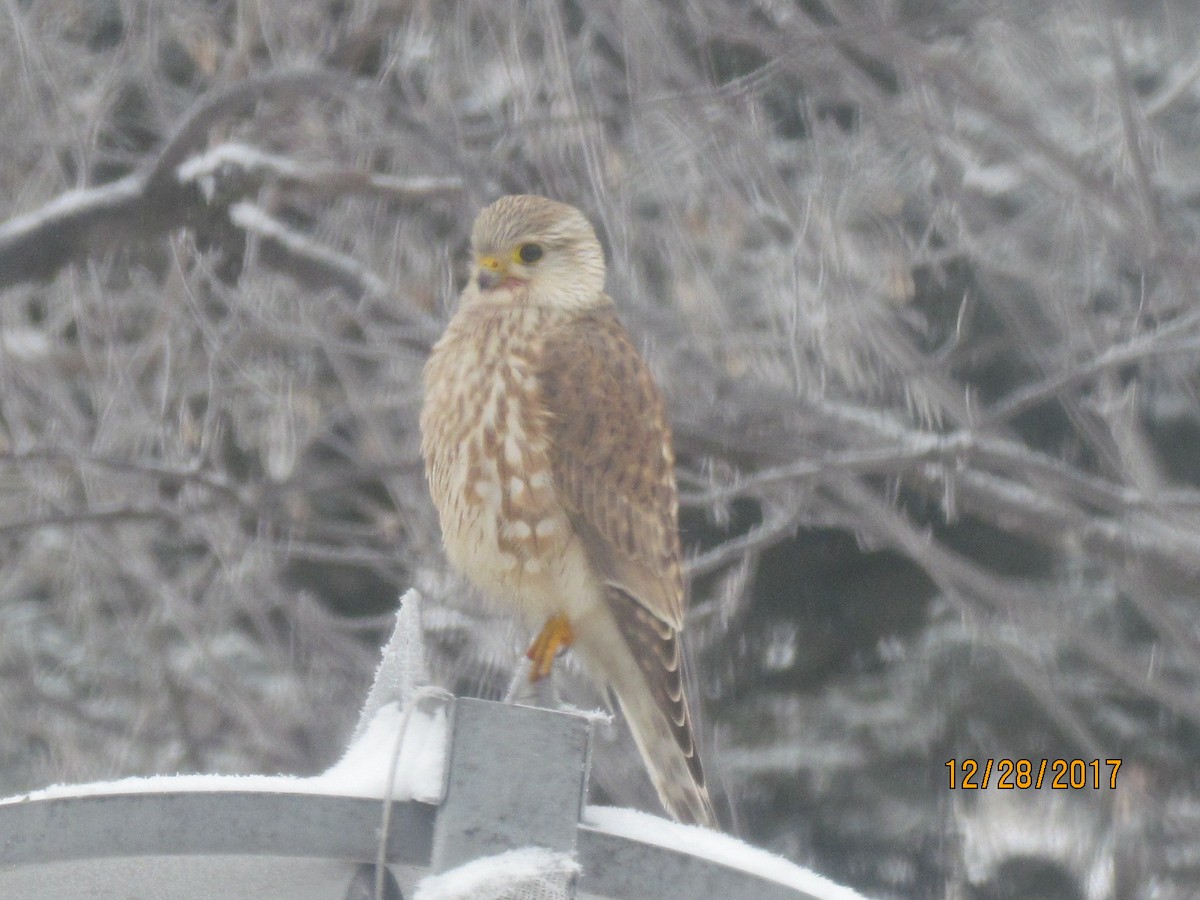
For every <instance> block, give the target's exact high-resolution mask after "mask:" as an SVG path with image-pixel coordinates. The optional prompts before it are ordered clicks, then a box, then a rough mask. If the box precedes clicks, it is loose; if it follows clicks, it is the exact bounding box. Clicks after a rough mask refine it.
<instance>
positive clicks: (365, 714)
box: [351, 588, 429, 741]
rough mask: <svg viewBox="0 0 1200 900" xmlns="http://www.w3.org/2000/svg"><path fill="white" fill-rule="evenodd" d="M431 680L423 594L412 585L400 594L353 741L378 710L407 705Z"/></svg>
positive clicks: (359, 735) (360, 734)
mask: <svg viewBox="0 0 1200 900" xmlns="http://www.w3.org/2000/svg"><path fill="white" fill-rule="evenodd" d="M425 684H429V672H428V669H427V667H426V665H425V630H424V628H422V626H421V595H420V593H418V592H417V591H416V590H413V589H412V588H409V589H408V590H407V591H405V592H404V596H403V597H401V598H400V609H399V610H398V611H397V613H396V626H395V628H393V629H392V636H391V638H390V639H389V640H388V642H387V646H385V647H384V648H383V653H382V654H381V656H380V660H379V667H378V668H377V669H376V670H375V679H374V680H373V681H372V682H371V690H370V692H369V693H368V694H367V700H366V702H365V703H364V704H363V708H362V714H361V715H360V716H359V719H358V724H357V725H356V726H355V728H354V736H353V738H351V740H352V741H357V740H358V739H359V737H361V736H362V734H363V732H364V730H365V729H366V727H367V725H368V724H369V723H370V721H371V720H372V719H373V718H374V717H375V713H376V712H378V711H379V709H380V708H381V707H383V706H384V705H386V704H388V703H392V702H399V703H400V704H401V705H407V704H408V702H409V701H410V700H411V698H412V697H413V695H414V694H415V693H416V692H417V689H418V685H425Z"/></svg>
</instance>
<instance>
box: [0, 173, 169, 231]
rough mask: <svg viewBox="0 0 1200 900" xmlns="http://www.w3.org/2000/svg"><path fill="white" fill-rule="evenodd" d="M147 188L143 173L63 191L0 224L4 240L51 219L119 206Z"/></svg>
mask: <svg viewBox="0 0 1200 900" xmlns="http://www.w3.org/2000/svg"><path fill="white" fill-rule="evenodd" d="M144 187H145V179H144V178H143V176H142V175H141V174H140V173H134V174H133V175H127V176H125V177H124V178H122V179H120V180H119V181H113V182H110V183H109V184H105V185H101V186H100V187H94V188H81V189H79V190H74V191H67V192H66V193H65V194H60V195H59V196H57V197H55V198H54V199H53V200H51V201H50V202H49V203H46V204H44V205H42V206H40V207H38V208H37V209H35V210H33V211H32V212H29V213H26V214H24V215H21V216H16V217H15V218H12V219H9V220H8V221H7V222H4V223H2V224H0V241H6V240H9V239H12V238H14V237H16V236H17V235H21V234H25V233H26V232H28V231H33V230H34V229H36V228H40V227H42V226H43V225H46V224H48V223H50V222H56V221H60V220H63V219H69V218H74V217H76V216H78V215H80V214H82V213H84V212H88V211H90V210H96V209H104V208H111V207H114V206H119V205H120V204H122V203H125V202H127V201H129V200H132V199H134V198H135V197H137V196H138V195H139V194H141V192H142V190H143V189H144Z"/></svg>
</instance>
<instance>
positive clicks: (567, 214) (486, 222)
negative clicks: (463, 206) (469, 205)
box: [471, 194, 604, 309]
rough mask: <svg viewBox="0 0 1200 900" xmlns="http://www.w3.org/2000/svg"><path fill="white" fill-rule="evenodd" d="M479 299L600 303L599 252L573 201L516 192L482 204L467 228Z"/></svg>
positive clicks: (578, 304) (569, 305) (576, 305)
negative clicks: (487, 203)
mask: <svg viewBox="0 0 1200 900" xmlns="http://www.w3.org/2000/svg"><path fill="white" fill-rule="evenodd" d="M471 252H472V256H473V267H472V272H471V281H472V288H474V289H475V290H477V291H478V295H479V297H480V299H482V300H485V301H490V302H499V303H530V304H538V305H545V306H560V307H563V308H568V309H578V308H586V307H588V306H593V305H595V304H597V303H601V302H603V299H602V298H603V292H604V252H603V251H602V250H601V249H600V242H599V241H598V240H597V239H596V232H595V231H594V230H593V229H592V226H591V224H590V223H589V222H588V220H587V219H585V218H584V217H583V214H582V213H581V212H579V210H577V209H575V207H573V206H568V205H567V204H565V203H558V202H556V201H554V200H547V199H546V198H545V197H535V196H531V195H528V194H519V195H513V196H508V197H501V198H500V199H499V200H497V201H496V202H495V203H493V204H491V205H490V206H487V207H484V209H483V210H482V211H481V212H480V213H479V216H478V217H477V218H476V219H475V226H474V228H472V229H471Z"/></svg>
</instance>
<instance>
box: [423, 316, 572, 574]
mask: <svg viewBox="0 0 1200 900" xmlns="http://www.w3.org/2000/svg"><path fill="white" fill-rule="evenodd" d="M514 312H515V313H519V311H514ZM528 319H529V317H528V316H524V315H520V314H514V315H513V316H510V317H497V316H492V317H489V318H488V319H486V320H483V321H482V322H480V321H474V322H472V321H470V320H467V321H466V322H462V321H459V320H458V319H457V318H456V320H455V321H453V322H451V325H450V327H449V328H448V329H447V332H446V335H445V336H444V337H443V338H442V340H441V341H439V342H438V344H437V346H435V348H434V350H433V353H432V354H431V356H430V359H429V363H428V365H427V366H426V370H425V401H424V406H423V409H422V413H421V433H422V440H421V449H422V454H423V455H424V458H425V469H426V474H427V476H428V479H429V487H430V493H431V495H432V496H433V501H434V504H435V505H436V506H437V509H438V514H439V517H440V520H441V526H442V538H443V542H444V543H445V546H446V552H447V555H448V556H449V557H450V560H451V562H452V563H454V564H455V565H456V566H458V567H459V568H460V569H462V570H463V572H464V573H466V575H467V576H468V577H469V578H471V580H472V581H474V582H475V583H476V584H477V585H478V586H479V587H480V588H482V589H483V590H484V591H485V592H487V593H490V594H493V595H495V594H500V595H518V594H521V595H527V594H529V593H530V592H531V591H532V592H536V589H537V587H538V585H539V583H541V582H543V581H546V580H547V579H553V578H554V576H555V574H556V573H555V569H556V567H557V566H558V565H559V564H560V562H561V560H562V559H563V554H564V550H565V547H566V544H567V542H568V541H569V539H570V534H569V528H568V521H567V518H566V515H565V514H564V512H563V510H562V508H561V506H560V505H559V503H558V500H557V497H556V493H555V487H554V474H553V472H554V461H553V457H552V454H553V445H552V442H551V436H550V422H549V418H548V415H547V413H546V410H545V406H544V403H543V402H542V399H541V390H540V385H539V383H538V378H537V366H536V360H537V357H538V354H539V343H538V337H537V333H538V329H537V324H538V323H537V322H531V321H528Z"/></svg>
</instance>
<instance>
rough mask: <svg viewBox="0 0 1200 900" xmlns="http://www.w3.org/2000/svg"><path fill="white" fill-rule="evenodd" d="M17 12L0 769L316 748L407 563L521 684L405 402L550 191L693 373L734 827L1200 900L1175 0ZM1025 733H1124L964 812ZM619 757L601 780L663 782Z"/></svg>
mask: <svg viewBox="0 0 1200 900" xmlns="http://www.w3.org/2000/svg"><path fill="white" fill-rule="evenodd" d="M0 23H2V24H0V86H3V88H4V97H5V101H4V103H3V104H0V723H3V727H0V795H3V794H12V793H17V792H22V791H26V790H30V789H33V788H37V787H40V786H43V785H45V784H48V783H51V782H58V781H64V780H95V779H101V778H113V777H118V776H124V775H132V774H150V773H169V772H177V771H183V772H214V773H275V772H289V773H294V774H298V775H305V774H311V773H315V772H319V771H322V770H324V769H325V768H327V767H328V766H329V765H330V764H331V763H332V762H333V761H334V760H336V759H337V758H338V757H339V756H340V755H341V752H342V750H343V749H344V748H345V746H346V743H347V740H348V738H349V735H350V733H351V730H352V729H353V726H354V721H355V717H356V716H357V714H358V710H359V707H360V705H361V703H362V700H363V696H364V694H365V692H366V690H367V687H368V685H369V683H370V678H371V674H372V672H373V670H374V667H375V664H376V662H377V660H378V652H379V646H380V644H381V643H382V642H383V641H385V640H386V638H387V635H388V633H389V631H390V627H391V612H392V611H393V610H394V608H395V604H396V598H397V597H398V596H399V595H400V594H401V593H402V591H403V590H404V589H406V588H407V587H409V586H411V585H417V586H419V587H420V588H421V589H422V590H423V591H424V592H425V593H426V595H427V596H430V597H433V598H435V599H437V600H439V601H440V603H439V604H437V605H436V606H434V607H432V608H431V609H429V610H428V612H427V615H426V617H425V619H426V621H425V625H426V628H427V631H428V634H427V639H428V641H429V645H430V647H431V649H432V657H433V658H432V659H431V660H430V664H431V667H432V669H433V671H434V673H435V675H436V678H437V680H438V681H439V683H441V684H443V685H444V686H445V687H448V688H450V689H452V690H454V691H456V692H458V693H463V694H474V695H479V696H489V697H490V696H495V695H496V694H497V693H498V692H501V691H502V690H503V688H504V685H505V682H506V679H507V675H508V669H509V667H510V666H511V664H512V662H513V660H514V659H515V657H516V652H517V650H518V648H519V647H520V646H521V644H522V642H523V640H524V639H525V638H526V637H527V636H525V635H521V634H517V633H514V632H513V631H512V630H511V629H507V628H497V627H495V623H493V622H490V621H488V620H487V619H484V618H482V617H480V616H479V615H478V614H477V613H476V612H475V608H474V605H473V603H472V601H471V598H470V596H469V594H468V593H467V592H466V591H465V590H464V589H463V587H462V586H461V585H460V584H458V583H457V582H455V581H454V580H453V579H452V578H449V577H447V576H446V574H445V572H444V564H443V561H442V557H441V550H440V542H439V538H438V534H437V526H436V521H435V518H434V514H433V510H432V506H431V504H430V502H429V500H428V497H427V494H426V491H425V486H424V481H423V476H422V473H421V465H420V460H419V457H418V453H417V435H416V413H417V409H418V406H419V403H420V391H419V375H420V370H421V366H422V365H423V362H424V358H425V355H426V353H427V351H428V347H429V345H430V343H431V341H432V340H433V339H434V338H435V337H436V335H437V333H438V330H439V328H440V327H441V323H442V322H443V321H444V319H445V316H446V312H447V309H448V304H449V302H450V301H451V300H452V298H453V297H454V295H455V293H456V291H457V288H458V286H459V285H460V284H461V281H462V278H463V276H464V263H465V247H466V236H467V232H468V228H469V225H470V222H471V219H472V218H473V216H474V214H475V212H476V211H477V210H478V208H479V207H480V206H481V205H483V204H484V203H486V202H488V201H489V200H491V199H493V198H494V197H495V196H497V195H499V194H502V193H508V192H516V191H531V192H537V193H544V194H549V195H551V196H554V197H557V198H560V199H563V200H567V201H569V202H572V203H574V204H576V205H578V206H580V207H581V208H582V209H584V210H585V211H586V213H587V214H588V215H589V216H590V217H591V218H592V220H593V221H594V222H595V223H596V224H597V226H598V229H599V231H600V233H601V236H602V239H603V241H604V243H605V246H606V248H607V251H608V254H609V259H610V269H611V275H610V281H609V287H610V290H611V292H612V293H613V295H614V297H615V298H616V299H617V302H618V305H619V307H620V308H621V311H622V315H623V316H624V318H625V319H626V321H627V322H628V324H629V326H630V329H631V331H633V332H634V334H635V335H636V337H637V339H638V340H639V341H640V343H641V344H642V346H643V347H644V348H645V351H646V355H647V357H648V358H649V359H650V361H651V363H652V365H653V367H654V368H655V371H656V372H657V373H658V374H659V376H660V378H661V380H662V383H663V386H664V389H665V391H666V392H667V394H668V396H669V400H670V406H671V415H672V419H673V421H674V423H675V428H676V443H677V451H678V456H679V458H680V471H679V479H680V485H681V491H682V495H683V496H682V503H683V509H682V524H683V530H684V535H683V537H684V542H685V546H686V548H687V551H688V554H689V557H690V559H691V566H690V573H691V598H692V599H691V603H692V606H691V617H690V620H689V629H688V640H689V649H690V653H691V655H692V657H693V660H692V661H693V666H692V669H693V673H694V675H695V682H696V684H695V688H694V693H695V697H696V699H697V701H698V706H699V707H700V716H699V718H700V722H701V727H702V731H703V734H704V738H703V746H704V748H705V749H706V751H707V753H706V764H707V768H708V770H709V772H710V777H711V780H712V782H713V785H714V791H715V793H716V795H717V797H718V805H719V807H720V808H721V809H723V810H725V811H726V816H725V818H726V821H727V822H728V823H729V824H730V825H731V826H732V828H733V830H735V831H736V832H737V833H739V834H740V835H741V836H743V837H745V838H746V839H748V840H750V841H752V842H754V843H756V844H759V845H761V846H765V847H768V848H771V849H773V850H776V851H779V852H782V853H784V854H785V855H787V856H789V857H791V858H792V859H795V860H796V861H798V862H802V863H804V864H806V865H810V866H812V867H813V868H814V869H815V870H817V871H819V872H822V873H824V874H825V875H828V876H829V877H831V878H833V879H835V880H837V881H839V882H842V883H846V884H849V885H852V886H854V887H856V888H858V889H860V890H862V891H864V892H867V893H869V894H871V895H873V896H876V897H881V898H885V897H886V898H910V897H927V896H953V897H978V898H985V897H986V898H998V897H1038V896H1045V897H1055V898H1070V897H1089V898H1091V897H1120V898H1143V897H1147V898H1148V897H1151V896H1153V897H1156V898H1176V897H1178V898H1183V897H1194V896H1196V895H1197V893H1200V699H1198V698H1200V626H1198V625H1197V622H1200V616H1197V605H1198V604H1200V599H1198V588H1200V453H1198V452H1197V450H1196V448H1197V446H1198V442H1200V365H1198V363H1197V359H1198V355H1197V350H1198V349H1200V260H1198V258H1197V254H1196V251H1195V247H1196V238H1197V231H1198V229H1200V174H1198V173H1200V150H1197V148H1198V147H1200V118H1198V116H1200V54H1198V53H1197V51H1196V47H1197V46H1200V40H1198V39H1200V10H1198V9H1197V7H1196V5H1195V4H1194V3H1193V2H1190V0H1151V2H1134V0H1086V2H1072V0H1064V2H1061V3H1054V4H1044V3H1040V2H1033V0H1028V2H1026V0H1007V2H983V0H757V2H745V0H702V2H701V0H695V2H686V0H614V2H607V3H587V4H585V3H582V2H579V0H574V2H571V0H562V2H560V0H463V2H459V3H454V4H447V3H437V2H426V0H375V2H370V0H310V2H285V0H253V2H251V0H210V2H206V3H194V2H188V0H166V2H148V0H76V2H71V0H9V2H7V3H5V4H3V5H2V6H0ZM317 69H319V70H321V71H320V73H319V74H312V72H313V70H317ZM297 70H304V71H306V72H307V73H308V74H297ZM569 674H570V673H568V675H569ZM564 691H565V692H566V693H567V694H568V696H571V697H572V699H575V700H576V701H577V702H580V703H584V704H587V703H594V702H595V698H594V697H589V695H588V694H587V693H586V692H582V691H578V690H576V686H575V685H574V684H573V683H571V679H570V678H568V679H567V682H566V683H565V684H564ZM1003 757H1007V758H1026V759H1031V760H1034V762H1035V764H1036V763H1037V762H1039V761H1040V760H1042V759H1047V758H1048V759H1051V760H1053V759H1056V758H1063V759H1068V760H1069V759H1083V760H1092V759H1100V760H1102V761H1103V760H1105V759H1114V758H1115V759H1121V760H1122V764H1121V768H1120V770H1119V772H1118V776H1117V787H1116V790H1112V789H1110V788H1109V786H1108V784H1107V782H1106V780H1105V783H1104V784H1102V786H1101V787H1100V788H1099V789H1093V788H1092V787H1091V786H1090V784H1089V787H1088V788H1087V789H1084V790H1068V791H1052V792H1051V791H1046V790H1043V791H1040V792H1033V791H1011V792H999V791H995V790H990V791H986V792H985V791H969V790H961V789H960V790H953V791H952V790H950V789H949V787H948V783H947V782H948V775H949V770H948V769H947V767H946V762H947V761H948V760H963V759H966V758H975V759H980V760H986V759H988V758H991V759H1000V758H1003ZM631 759H632V758H631V757H630V755H629V748H628V743H627V741H626V740H624V739H623V737H622V735H621V734H620V733H619V732H614V733H613V734H612V735H609V736H608V737H607V739H606V740H605V742H604V745H603V746H602V747H601V748H600V751H599V752H598V754H597V769H596V773H595V776H594V779H593V786H594V799H596V800H606V801H611V802H616V803H620V804H629V805H635V806H642V807H644V808H647V809H654V801H653V796H652V794H651V793H650V791H649V787H648V785H647V784H645V783H644V782H638V781H636V780H630V779H628V778H625V777H624V773H625V772H626V771H628V770H629V769H630V767H633V768H634V769H635V770H636V765H637V764H636V762H633V761H631ZM1104 774H1105V775H1106V774H1107V768H1106V767H1104Z"/></svg>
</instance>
